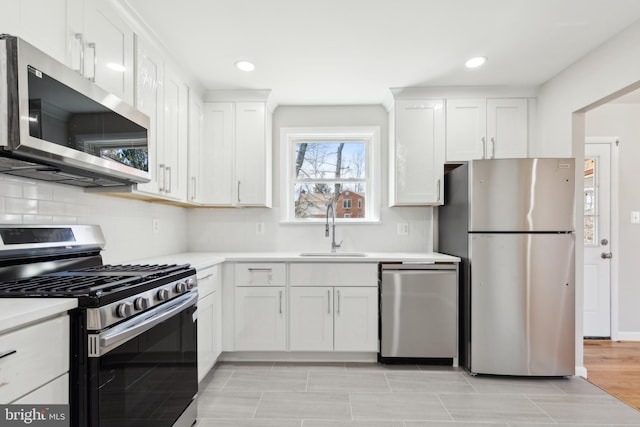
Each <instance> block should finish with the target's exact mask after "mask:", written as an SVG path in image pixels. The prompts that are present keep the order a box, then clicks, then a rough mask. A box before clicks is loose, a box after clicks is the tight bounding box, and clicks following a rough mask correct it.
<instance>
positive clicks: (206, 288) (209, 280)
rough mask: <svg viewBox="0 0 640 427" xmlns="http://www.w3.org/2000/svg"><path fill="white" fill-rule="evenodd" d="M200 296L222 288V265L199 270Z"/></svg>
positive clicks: (202, 296)
mask: <svg viewBox="0 0 640 427" xmlns="http://www.w3.org/2000/svg"><path fill="white" fill-rule="evenodd" d="M197 276H198V296H199V298H201V299H202V298H204V297H206V296H207V295H209V294H210V293H211V292H213V291H216V290H218V289H219V288H220V286H219V285H220V284H221V283H222V277H221V276H220V267H219V266H217V265H216V266H214V267H208V268H203V269H201V270H198V272H197Z"/></svg>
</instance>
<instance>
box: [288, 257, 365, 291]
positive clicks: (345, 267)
mask: <svg viewBox="0 0 640 427" xmlns="http://www.w3.org/2000/svg"><path fill="white" fill-rule="evenodd" d="M290 268H291V285H292V286H377V285H378V265H377V264H367V263H351V264H350V263H342V262H340V263H324V262H318V263H295V264H291V267H290Z"/></svg>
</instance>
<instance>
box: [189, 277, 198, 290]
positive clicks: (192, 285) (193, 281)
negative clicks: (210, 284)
mask: <svg viewBox="0 0 640 427" xmlns="http://www.w3.org/2000/svg"><path fill="white" fill-rule="evenodd" d="M195 286H196V280H195V279H194V278H189V279H187V288H189V289H193V288H195Z"/></svg>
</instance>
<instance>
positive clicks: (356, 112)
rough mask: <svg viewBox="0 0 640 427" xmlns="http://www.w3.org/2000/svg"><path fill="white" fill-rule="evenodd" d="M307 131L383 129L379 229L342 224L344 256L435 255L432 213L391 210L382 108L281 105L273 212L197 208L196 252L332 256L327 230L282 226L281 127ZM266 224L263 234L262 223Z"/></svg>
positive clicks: (193, 215)
mask: <svg viewBox="0 0 640 427" xmlns="http://www.w3.org/2000/svg"><path fill="white" fill-rule="evenodd" d="M304 126H379V127H380V136H381V139H380V151H381V153H380V155H381V166H382V168H381V169H382V170H381V179H380V182H381V186H382V187H381V191H380V193H381V204H382V209H381V212H380V220H381V221H380V223H379V224H338V226H337V227H336V240H337V241H340V240H343V241H344V243H343V245H342V249H341V250H342V251H346V252H349V251H369V252H372V251H431V250H432V247H433V246H432V245H433V242H432V240H433V234H432V228H433V227H432V215H433V209H432V208H425V207H412V208H387V207H386V206H387V204H388V198H387V188H388V165H387V164H388V155H387V151H388V113H387V111H386V110H385V109H384V108H383V107H382V106H378V105H363V106H281V107H278V108H277V109H276V111H275V112H274V115H273V208H272V209H256V208H247V209H193V210H190V212H189V214H188V217H189V222H190V226H189V249H190V250H193V251H328V250H330V245H331V244H330V240H329V239H327V238H326V237H325V236H324V225H320V224H315V225H301V224H282V223H281V222H280V220H281V212H280V206H281V203H280V199H281V194H280V187H281V185H280V184H281V181H280V169H281V165H280V128H281V127H304ZM258 222H262V223H264V224H265V232H264V234H263V235H257V234H256V223H258ZM399 222H406V223H408V224H409V235H408V236H398V235H397V223H399Z"/></svg>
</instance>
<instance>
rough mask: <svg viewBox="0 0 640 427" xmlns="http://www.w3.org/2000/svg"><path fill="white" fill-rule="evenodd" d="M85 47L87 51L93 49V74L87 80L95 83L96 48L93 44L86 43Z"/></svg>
mask: <svg viewBox="0 0 640 427" xmlns="http://www.w3.org/2000/svg"><path fill="white" fill-rule="evenodd" d="M87 47H88V48H89V49H93V74H92V75H91V77H88V79H89V80H91V81H92V82H94V83H95V81H96V70H97V68H98V48H97V47H96V44H95V43H87Z"/></svg>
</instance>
